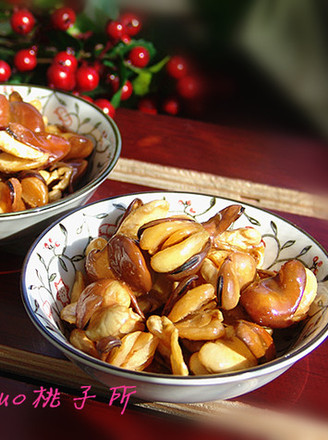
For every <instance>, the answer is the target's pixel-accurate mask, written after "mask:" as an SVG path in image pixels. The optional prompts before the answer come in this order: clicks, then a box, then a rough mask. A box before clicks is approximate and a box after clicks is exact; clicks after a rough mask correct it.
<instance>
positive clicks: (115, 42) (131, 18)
mask: <svg viewBox="0 0 328 440" xmlns="http://www.w3.org/2000/svg"><path fill="white" fill-rule="evenodd" d="M80 14H81V11H76V10H74V9H73V8H72V7H68V6H63V7H60V8H55V9H53V10H51V11H50V12H49V11H48V10H47V11H46V13H45V12H44V11H43V12H42V13H41V12H40V11H37V12H34V11H31V10H30V9H28V8H26V7H18V6H14V7H13V9H12V10H11V11H10V27H11V34H10V35H8V47H9V48H10V49H9V50H7V51H6V52H4V54H5V56H3V53H2V52H1V49H0V82H10V83H17V82H29V83H33V84H41V85H47V86H49V87H51V88H53V89H56V90H63V91H66V92H71V93H74V94H75V95H79V96H81V97H83V98H84V99H87V100H89V101H91V102H94V103H95V104H96V105H98V106H99V107H100V108H102V109H103V111H104V112H105V113H107V114H108V115H109V116H112V117H113V116H114V114H115V108H117V107H118V106H119V105H121V104H122V102H124V101H128V100H129V102H131V103H132V105H136V106H137V107H138V108H139V109H140V110H142V111H144V112H147V113H157V112H158V111H159V109H160V110H162V111H163V112H165V113H168V114H171V115H176V114H177V113H179V109H180V102H179V99H181V98H182V99H187V100H188V99H191V98H196V97H197V94H198V82H197V79H195V78H194V77H192V76H190V75H189V72H188V71H189V68H188V65H187V62H186V60H185V59H184V58H182V57H179V56H173V57H171V58H169V57H164V58H163V59H161V60H159V61H157V62H155V64H154V63H153V61H154V59H155V58H156V57H155V56H156V51H155V48H154V46H153V45H152V43H150V42H148V41H145V40H143V39H136V36H137V35H138V34H139V33H140V31H141V29H142V22H141V19H140V18H139V17H138V16H137V15H136V14H133V13H130V12H129V13H124V14H121V16H120V17H118V18H117V19H115V20H113V19H108V20H107V21H106V24H105V26H104V28H103V29H102V31H101V32H99V26H98V24H97V23H95V24H94V26H93V25H92V23H91V24H90V23H89V28H87V29H86V28H85V26H84V28H83V26H81V22H82V23H83V20H81V19H80V18H81V17H80ZM82 18H83V17H82ZM57 41H58V42H59V43H58V44H56V42H57ZM55 45H56V47H54V46H55ZM10 50H11V53H10ZM164 67H166V68H165V69H164ZM160 71H162V72H163V73H164V76H165V75H166V77H169V79H170V80H171V81H172V80H173V82H174V95H173V96H170V97H169V98H168V97H164V98H163V97H162V98H161V104H160V105H158V100H157V101H156V100H154V99H153V97H152V95H151V94H150V92H152V93H153V91H154V90H155V87H154V77H155V76H156V75H157V74H158V73H159V72H160ZM162 77H163V75H162Z"/></svg>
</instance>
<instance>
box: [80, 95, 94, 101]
mask: <svg viewBox="0 0 328 440" xmlns="http://www.w3.org/2000/svg"><path fill="white" fill-rule="evenodd" d="M80 98H83V99H85V100H86V101H88V102H93V99H92V98H91V96H88V95H80Z"/></svg>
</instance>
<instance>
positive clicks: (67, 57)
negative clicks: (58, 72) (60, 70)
mask: <svg viewBox="0 0 328 440" xmlns="http://www.w3.org/2000/svg"><path fill="white" fill-rule="evenodd" d="M52 64H59V65H61V66H65V67H68V68H69V69H70V70H72V71H73V72H75V71H76V69H77V59H76V58H75V56H74V55H73V54H72V53H70V52H66V51H62V52H58V53H57V54H56V55H55V56H54V59H53V61H52Z"/></svg>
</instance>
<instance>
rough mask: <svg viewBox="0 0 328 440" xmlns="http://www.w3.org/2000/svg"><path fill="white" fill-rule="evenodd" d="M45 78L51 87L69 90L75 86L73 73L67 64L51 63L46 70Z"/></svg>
mask: <svg viewBox="0 0 328 440" xmlns="http://www.w3.org/2000/svg"><path fill="white" fill-rule="evenodd" d="M47 78H48V85H49V87H52V88H53V89H60V90H66V91H71V90H73V89H74V87H75V74H74V72H73V71H72V70H71V69H70V68H69V67H67V66H62V65H60V64H52V65H51V66H50V67H49V68H48V70H47Z"/></svg>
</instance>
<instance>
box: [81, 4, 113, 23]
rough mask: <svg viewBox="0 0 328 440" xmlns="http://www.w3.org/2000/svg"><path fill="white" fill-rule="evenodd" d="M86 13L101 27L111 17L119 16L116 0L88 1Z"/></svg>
mask: <svg viewBox="0 0 328 440" xmlns="http://www.w3.org/2000/svg"><path fill="white" fill-rule="evenodd" d="M84 13H85V15H86V16H87V17H89V19H90V20H92V21H93V22H94V23H95V24H96V26H97V27H98V29H101V28H104V27H105V25H106V23H107V21H108V20H109V19H115V18H117V17H118V14H119V10H118V6H117V2H116V1H115V0H92V1H88V2H86V6H85V9H84Z"/></svg>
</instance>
